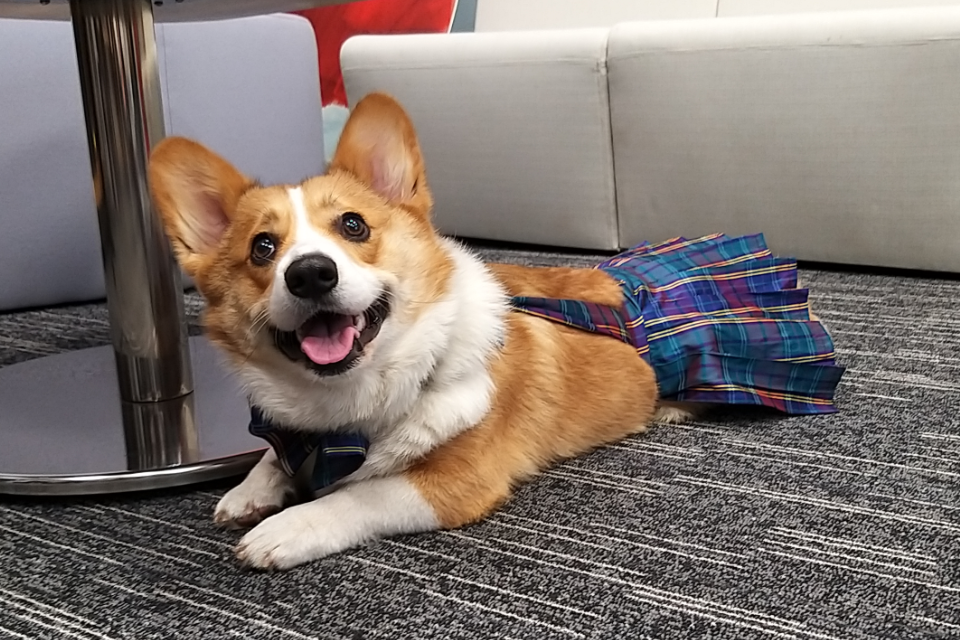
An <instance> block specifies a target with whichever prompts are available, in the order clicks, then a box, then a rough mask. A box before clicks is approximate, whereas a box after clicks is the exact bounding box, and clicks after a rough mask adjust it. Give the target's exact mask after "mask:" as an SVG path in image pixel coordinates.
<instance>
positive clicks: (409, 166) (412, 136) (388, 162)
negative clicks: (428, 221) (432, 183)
mask: <svg viewBox="0 0 960 640" xmlns="http://www.w3.org/2000/svg"><path fill="white" fill-rule="evenodd" d="M337 169H343V170H346V171H349V172H350V173H352V174H353V175H355V176H356V177H357V178H359V179H360V180H361V181H362V182H363V183H364V184H366V185H367V186H369V187H370V188H372V189H373V190H374V191H376V192H377V193H379V194H380V195H381V196H383V197H384V198H386V199H387V200H389V201H390V202H392V203H393V204H397V205H402V206H404V207H406V208H408V209H411V210H413V211H415V212H417V213H420V214H421V215H423V216H424V217H429V215H430V210H431V209H432V208H433V197H432V196H431V194H430V190H429V189H428V188H427V178H426V173H425V170H424V164H423V154H422V153H421V151H420V144H419V142H417V133H416V131H415V130H414V128H413V122H411V121H410V117H409V116H408V115H407V113H406V112H405V111H404V110H403V107H401V106H400V103H398V102H397V101H396V100H394V99H393V98H392V97H390V96H388V95H386V94H384V93H371V94H369V95H367V96H366V97H364V98H363V99H362V100H361V101H360V102H358V103H357V106H356V107H354V108H353V111H352V112H351V113H350V117H349V118H348V119H347V124H346V125H345V126H344V128H343V133H342V134H341V135H340V141H339V143H338V144H337V151H336V153H334V155H333V160H331V162H330V171H331V172H332V171H335V170H337Z"/></svg>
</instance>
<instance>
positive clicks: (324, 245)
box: [150, 94, 451, 376]
mask: <svg viewBox="0 0 960 640" xmlns="http://www.w3.org/2000/svg"><path fill="white" fill-rule="evenodd" d="M150 187H151V191H152V195H153V198H154V202H155V203H156V206H157V208H158V209H159V213H160V216H161V218H162V220H163V224H164V227H165V229H166V232H167V235H168V236H169V237H170V240H171V242H172V244H173V248H174V251H175V253H176V255H177V258H178V260H179V262H180V264H181V266H182V267H183V269H184V270H185V271H186V272H187V273H188V274H189V275H190V276H191V277H192V278H193V279H194V282H195V283H196V285H197V288H198V289H199V290H200V292H201V293H202V294H203V296H204V297H205V298H206V300H207V310H206V312H205V314H204V324H205V327H206V329H207V333H208V335H209V337H210V338H211V339H212V340H214V341H215V342H216V343H218V344H219V345H220V346H221V347H223V348H224V349H226V351H227V352H228V353H229V354H231V355H232V356H233V357H234V359H235V361H236V362H237V363H242V362H253V363H256V362H260V363H263V362H283V363H285V364H281V365H279V366H284V367H295V368H297V369H299V370H300V371H303V372H309V373H310V374H318V375H321V376H334V375H341V374H345V373H347V372H348V371H351V370H354V369H360V368H362V367H363V366H364V363H366V362H368V361H370V360H371V359H374V358H375V357H376V352H377V350H378V348H380V346H379V345H380V343H381V342H382V341H389V339H390V338H389V334H390V331H389V329H390V327H391V325H397V326H403V325H404V324H409V323H411V322H413V321H415V320H416V317H417V315H418V314H419V313H420V312H421V311H422V309H424V308H425V306H427V305H428V304H429V302H430V301H431V300H435V299H437V298H439V297H440V296H442V295H443V293H444V290H445V288H446V283H447V280H448V279H449V273H450V269H451V266H450V261H449V258H448V257H447V253H446V252H445V251H443V249H442V246H441V241H440V239H439V236H438V235H437V234H436V232H435V231H434V229H433V227H432V225H431V222H430V212H431V208H432V206H433V200H432V197H431V195H430V191H429V189H428V187H427V182H426V177H425V173H424V166H423V157H422V154H421V152H420V147H419V145H418V143H417V139H416V134H415V132H414V129H413V125H412V124H411V122H410V119H409V118H408V117H407V115H406V113H404V111H403V109H402V108H401V107H400V105H399V104H397V103H396V102H395V101H394V100H393V99H392V98H390V97H388V96H385V95H383V94H371V95H369V96H367V97H366V98H364V99H363V100H362V101H361V102H360V103H359V104H357V106H356V108H355V109H354V111H353V113H352V114H351V116H350V119H349V120H348V122H347V124H346V127H345V128H344V131H343V135H342V136H341V139H340V143H339V145H338V147H337V152H336V154H335V155H334V158H333V160H332V162H331V163H330V168H329V169H328V171H327V173H326V174H325V175H322V176H319V177H315V178H310V179H308V180H305V181H304V182H302V183H301V184H299V185H274V186H261V185H260V184H258V183H257V182H255V181H253V180H251V179H249V178H247V177H246V176H244V175H243V174H241V173H240V172H239V171H238V170H237V169H236V168H234V167H233V166H231V165H230V164H229V163H228V162H227V161H226V160H224V159H223V158H221V157H219V156H217V155H216V154H214V153H213V152H212V151H210V150H208V149H206V148H205V147H203V146H201V145H200V144H198V143H196V142H192V141H190V140H186V139H183V138H168V139H166V140H164V141H163V142H161V143H160V144H159V145H157V147H156V149H155V151H154V153H153V154H152V156H151V159H150ZM384 346H385V345H384ZM280 354H282V357H280Z"/></svg>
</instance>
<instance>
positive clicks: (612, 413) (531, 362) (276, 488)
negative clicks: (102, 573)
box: [149, 94, 657, 569]
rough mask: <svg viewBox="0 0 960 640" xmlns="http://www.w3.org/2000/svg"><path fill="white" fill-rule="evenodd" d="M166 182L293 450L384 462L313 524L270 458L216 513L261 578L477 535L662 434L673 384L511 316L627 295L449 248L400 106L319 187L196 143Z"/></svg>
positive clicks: (574, 276)
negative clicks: (659, 410) (259, 179)
mask: <svg viewBox="0 0 960 640" xmlns="http://www.w3.org/2000/svg"><path fill="white" fill-rule="evenodd" d="M149 177H150V184H151V190H152V194H153V197H154V201H155V203H156V206H157V209H158V211H159V213H160V215H161V217H162V220H163V223H164V227H165V229H166V231H167V234H168V236H169V238H170V240H171V242H172V244H173V247H174V251H175V254H176V256H177V258H178V260H179V262H180V264H181V266H182V267H183V269H184V270H185V271H186V273H188V274H189V275H190V276H191V277H192V278H193V280H194V282H195V284H196V286H197V288H198V290H199V291H200V293H201V294H202V295H203V297H204V298H205V300H206V304H207V306H206V309H205V311H204V315H203V325H204V329H205V331H206V335H207V336H208V337H209V338H210V340H211V341H212V342H213V343H215V344H216V345H217V346H218V347H220V348H221V349H222V350H223V352H225V353H226V354H227V356H228V357H229V359H230V361H231V362H232V363H233V365H234V366H235V368H236V373H237V375H238V376H239V379H240V381H241V383H242V385H243V387H244V389H245V390H246V392H247V393H248V394H249V395H250V398H251V401H252V402H253V403H255V404H256V405H257V406H258V407H259V408H260V409H261V410H262V411H263V412H264V413H265V414H266V415H268V416H270V417H271V419H273V420H275V421H276V422H277V423H279V424H283V425H284V426H286V427H289V428H291V429H296V430H300V431H304V432H311V431H313V432H329V431H336V430H339V429H344V428H345V427H347V428H350V429H351V430H356V431H358V432H359V433H361V434H363V435H364V436H365V437H366V438H367V439H368V440H369V442H370V448H369V452H368V455H367V458H366V461H365V462H364V464H363V465H362V466H361V467H360V469H359V470H357V471H356V472H355V473H353V474H351V475H350V476H348V477H347V478H345V479H344V480H343V481H342V482H341V485H342V486H339V487H337V488H336V489H335V490H334V491H332V492H330V493H328V494H327V495H323V496H321V497H319V498H317V499H315V500H312V501H309V502H306V503H303V504H298V505H293V506H288V504H289V501H290V500H291V499H293V498H294V497H295V496H296V495H297V491H296V487H295V479H294V478H291V477H290V476H289V475H288V474H287V473H285V472H284V470H283V469H282V468H281V466H280V465H279V464H278V460H277V455H276V453H275V451H274V450H273V449H269V450H267V451H266V453H265V454H264V456H263V458H262V460H261V461H260V462H259V463H258V464H257V465H256V466H255V467H254V468H253V469H252V470H251V471H250V473H249V475H248V476H247V477H246V479H245V480H244V481H243V483H241V484H240V485H239V486H237V487H236V488H235V489H233V490H231V491H230V492H229V493H227V494H226V495H225V496H224V498H223V500H222V501H221V502H220V504H219V505H218V506H217V508H216V513H215V520H216V522H217V523H220V524H222V525H226V526H237V527H240V526H243V527H246V526H250V525H256V526H255V527H254V528H253V529H252V530H251V531H250V532H249V533H247V534H246V535H245V536H244V537H243V538H242V540H241V541H240V543H239V545H238V546H237V549H236V554H237V557H238V558H239V560H240V561H241V562H242V563H243V564H245V565H248V566H250V567H255V568H262V569H286V568H289V567H293V566H295V565H298V564H301V563H304V562H307V561H311V560H315V559H317V558H321V557H323V556H326V555H328V554H332V553H337V552H339V551H343V550H345V549H349V548H351V547H354V546H357V545H360V544H362V543H364V542H367V541H371V540H374V539H377V538H381V537H384V536H391V535H396V534H402V533H413V532H422V531H429V530H436V529H441V528H456V527H461V526H463V525H466V524H469V523H473V522H476V521H478V520H480V519H482V518H484V517H485V516H487V515H488V514H490V513H491V512H492V511H494V510H495V509H496V508H497V507H498V506H499V505H500V504H502V503H503V502H504V501H505V500H507V498H509V496H510V492H511V489H512V488H513V487H514V486H516V485H517V484H518V483H520V482H523V481H524V480H527V479H529V478H531V477H533V476H534V475H536V474H537V473H538V472H539V471H541V470H542V469H544V468H545V467H547V466H549V465H551V464H553V463H555V462H556V461H558V460H561V459H564V458H569V457H572V456H577V455H580V454H582V453H585V452H587V451H589V450H591V449H593V448H595V447H598V446H600V445H603V444H606V443H610V442H614V441H616V440H620V439H622V438H624V437H625V436H627V435H630V434H632V433H637V432H640V431H643V430H644V429H646V428H647V425H648V424H649V423H650V421H651V419H652V417H653V415H654V411H655V410H656V406H657V384H656V380H655V377H654V373H653V370H652V369H651V367H650V366H649V365H648V364H647V363H646V362H644V361H643V360H642V359H641V358H638V357H637V354H636V351H635V350H634V349H633V348H631V347H630V346H629V345H628V344H626V343H624V342H621V341H616V340H611V339H609V338H607V337H605V336H600V335H595V334H591V333H587V332H584V331H580V330H577V329H574V328H569V327H566V326H563V325H560V324H557V323H553V322H549V321H544V320H542V319H539V318H536V317H533V316H530V315H525V314H520V313H514V312H511V310H510V307H509V304H508V301H509V298H510V296H512V295H517V294H520V293H523V294H524V295H539V296H544V297H570V296H577V297H580V298H585V299H590V300H596V301H597V302H600V303H608V304H614V305H618V304H620V299H621V293H620V290H619V287H618V286H617V284H616V283H615V282H614V281H613V280H612V279H611V278H609V277H608V276H606V275H605V274H603V273H601V272H599V271H594V270H590V269H569V268H525V267H519V266H510V265H498V266H487V265H485V264H484V263H483V262H481V261H480V260H479V259H478V258H477V257H476V256H475V255H473V254H472V253H470V252H469V251H468V250H467V249H465V248H464V247H462V246H460V245H459V244H457V243H455V242H454V241H451V240H449V239H446V238H444V237H441V236H440V235H439V234H438V233H437V231H436V230H435V229H434V227H433V225H432V223H431V209H432V206H433V200H432V197H431V195H430V189H429V186H428V183H427V177H426V173H425V169H424V162H423V156H422V154H421V151H420V147H419V144H418V141H417V137H416V134H415V132H414V128H413V125H412V123H411V121H410V119H409V118H408V116H407V114H406V113H405V112H404V110H403V109H402V107H401V106H400V105H399V104H398V103H397V102H396V101H394V100H393V99H392V98H390V97H388V96H386V95H382V94H371V95H369V96H367V97H365V98H364V99H363V100H362V101H361V102H359V103H358V104H357V105H356V107H355V108H354V110H353V112H352V113H351V115H350V118H349V120H348V122H347V124H346V126H345V128H344V131H343V134H342V136H341V138H340V141H339V145H338V147H337V150H336V152H335V154H334V157H333V159H332V161H331V163H330V166H329V168H328V170H327V172H326V174H325V175H322V176H319V177H314V178H310V179H308V180H305V181H304V182H302V183H301V184H298V185H275V186H266V187H264V186H261V185H259V184H257V183H256V182H255V181H253V180H251V179H249V178H247V177H246V176H244V175H243V174H241V173H240V172H239V171H238V170H237V169H235V168H234V167H232V166H231V165H230V164H229V163H228V162H227V161H225V160H224V159H222V158H220V157H219V156H217V155H215V154H214V153H213V152H211V151H209V150H208V149H206V148H204V147H203V146H201V145H199V144H197V143H195V142H192V141H189V140H186V139H182V138H167V139H165V140H164V141H162V142H161V143H160V144H158V145H157V147H156V149H155V151H154V153H153V154H152V156H151V161H150V172H149ZM298 343H299V344H298ZM291 344H292V345H293V348H290V345H291ZM611 371H613V372H617V375H615V376H611V375H610V373H609V372H611ZM284 507H286V508H284Z"/></svg>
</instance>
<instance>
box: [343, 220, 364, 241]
mask: <svg viewBox="0 0 960 640" xmlns="http://www.w3.org/2000/svg"><path fill="white" fill-rule="evenodd" d="M340 233H341V234H343V237H344V238H346V239H347V240H353V241H354V242H363V241H364V240H366V239H367V238H369V237H370V227H368V226H367V223H366V222H365V221H364V219H363V218H362V217H361V216H360V214H359V213H345V214H343V215H342V216H340Z"/></svg>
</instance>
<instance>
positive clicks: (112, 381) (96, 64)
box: [0, 0, 262, 494]
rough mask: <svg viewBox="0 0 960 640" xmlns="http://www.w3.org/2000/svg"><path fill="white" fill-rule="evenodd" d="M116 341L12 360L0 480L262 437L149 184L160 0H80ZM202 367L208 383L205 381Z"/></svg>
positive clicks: (35, 480)
mask: <svg viewBox="0 0 960 640" xmlns="http://www.w3.org/2000/svg"><path fill="white" fill-rule="evenodd" d="M70 10H71V16H72V19H73V25H74V36H75V40H76V47H77V61H78V63H79V72H80V85H81V90H82V94H83V106H84V115H85V117H86V123H87V139H88V142H89V148H90V162H91V167H92V172H93V182H94V195H95V197H96V200H97V203H96V204H97V214H98V218H99V221H100V237H101V244H102V247H103V263H104V272H105V276H106V278H105V279H106V290H107V305H108V308H109V312H110V326H111V337H112V343H113V346H112V349H111V348H109V347H107V348H102V349H88V350H83V351H77V352H74V353H68V354H62V355H58V356H51V357H48V358H41V359H38V360H33V361H30V362H26V363H23V364H19V365H14V366H11V367H5V368H3V369H0V433H2V434H3V439H4V442H3V447H0V493H18V494H54V493H58V494H79V493H94V492H115V491H129V490H139V489H145V488H152V487H161V486H172V485H177V484H184V483H187V482H194V481H197V480H200V479H210V478H215V477H220V476H225V475H233V474H239V473H242V472H244V471H245V470H246V469H247V468H249V467H250V466H252V464H253V463H254V462H255V461H256V458H257V456H258V455H259V450H262V445H259V441H255V440H253V439H252V436H249V435H248V434H247V433H246V423H247V421H248V419H249V416H248V414H247V411H246V404H245V401H244V398H243V396H242V395H241V393H240V392H239V389H238V388H237V387H236V386H235V384H233V383H232V382H230V379H229V378H228V374H227V373H226V370H225V369H224V368H223V367H222V364H221V362H220V361H219V359H217V358H216V357H215V354H214V353H213V351H212V350H211V349H210V348H209V347H208V346H207V345H206V344H205V343H202V342H196V341H195V342H194V346H195V347H199V348H197V349H196V350H195V351H196V352H195V353H194V355H193V358H191V356H190V351H191V349H190V342H189V341H188V339H187V329H186V322H185V319H184V313H183V287H182V283H181V280H180V272H179V270H178V269H177V268H176V264H175V262H174V260H173V257H172V253H171V249H170V245H169V243H168V241H167V239H166V237H165V236H164V233H163V229H162V226H161V224H160V221H159V218H158V217H157V215H156V214H155V212H154V210H153V206H152V204H151V201H150V194H149V189H148V185H147V160H148V158H149V153H150V149H151V148H152V146H153V145H154V144H156V143H157V142H158V141H159V140H161V139H162V138H163V136H164V132H163V111H162V105H161V99H160V76H159V71H158V68H157V48H156V41H155V39H154V27H153V7H152V4H151V2H150V0H71V2H70ZM194 380H197V381H198V382H199V385H200V388H199V389H194Z"/></svg>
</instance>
